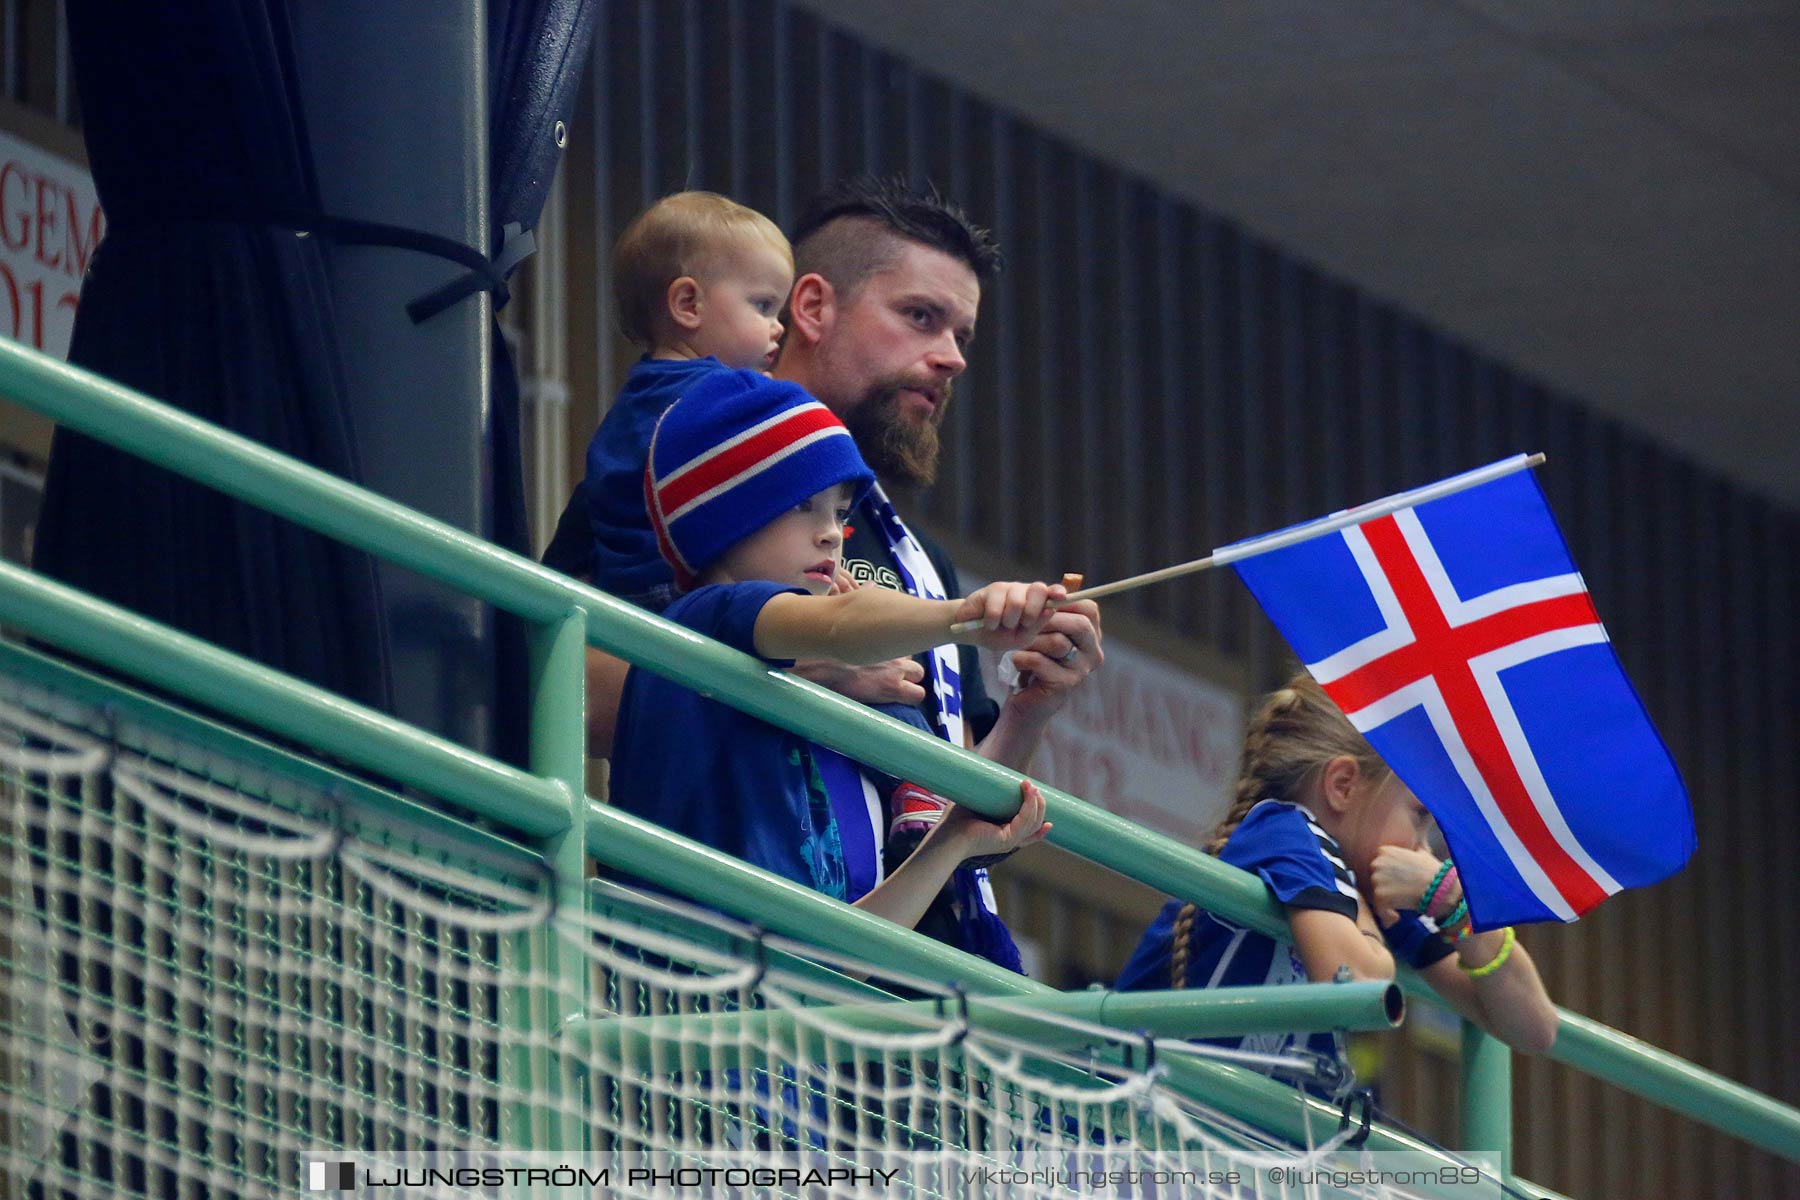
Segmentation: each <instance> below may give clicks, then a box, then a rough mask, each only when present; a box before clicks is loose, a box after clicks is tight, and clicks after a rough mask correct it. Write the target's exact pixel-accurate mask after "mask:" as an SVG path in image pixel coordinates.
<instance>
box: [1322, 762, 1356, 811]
mask: <svg viewBox="0 0 1800 1200" xmlns="http://www.w3.org/2000/svg"><path fill="white" fill-rule="evenodd" d="M1360 774H1362V770H1361V768H1359V767H1358V766H1357V765H1356V760H1355V759H1354V758H1351V757H1350V756H1349V755H1348V754H1340V755H1338V756H1337V757H1336V758H1333V759H1329V760H1327V761H1326V763H1325V769H1324V770H1323V771H1322V772H1321V773H1320V775H1319V786H1320V788H1321V789H1322V790H1323V791H1324V793H1325V803H1326V804H1327V805H1328V806H1329V807H1330V808H1331V811H1332V812H1334V813H1345V812H1348V811H1350V797H1351V793H1352V792H1354V791H1355V790H1356V779H1357V776H1359V775H1360Z"/></svg>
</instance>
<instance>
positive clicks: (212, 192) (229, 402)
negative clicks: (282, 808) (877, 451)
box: [35, 0, 594, 761]
mask: <svg viewBox="0 0 1800 1200" xmlns="http://www.w3.org/2000/svg"><path fill="white" fill-rule="evenodd" d="M297 2H299V0H189V2H187V3H184V4H181V5H116V4H111V3H107V2H106V0H70V3H69V6H68V20H69V31H70V44H71V52H72V57H73V61H74V66H75V75H76V83H77V87H78V89H79V92H80V95H81V105H82V112H83V116H84V124H85V132H86V136H87V143H88V153H89V159H90V163H91V165H92V169H93V174H94V179H95V185H96V187H97V189H98V191H99V194H100V200H101V204H102V207H103V208H104V209H105V211H106V214H107V222H108V232H107V237H106V240H105V241H104V243H103V244H102V245H101V247H100V249H99V251H98V252H97V254H96V255H95V259H94V263H93V266H92V268H91V270H90V271H89V275H88V278H87V281H86V283H85V285H84V287H83V293H82V303H81V309H80V312H79V314H78V318H77V321H76V328H75V334H74V339H73V344H72V347H71V350H70V360H71V361H72V362H75V363H78V364H80V365H82V366H85V367H88V368H90V369H92V370H95V371H98V372H100V373H102V374H104V375H107V376H109V377H111V378H113V379H116V380H119V381H120V382H122V383H125V384H128V385H130V386H132V387H134V388H137V389H138V390H140V391H143V392H145V393H147V394H149V395H152V396H155V397H158V398H159V399H163V400H166V401H168V402H169V403H171V404H174V405H177V406H178V407H181V408H183V409H185V410H187V411H188V412H191V413H194V414H195V415H197V416H200V417H203V418H204V419H206V420H208V421H212V422H215V423H217V424H219V425H222V426H224V427H226V428H228V429H232V430H235V431H237V432H239V433H242V434H244V435H245V436H248V437H251V438H254V439H256V440H257V441H259V442H262V443H263V444H265V445H268V446H271V447H273V448H275V449H278V450H280V451H282V452H283V453H286V454H289V455H292V456H294V457H296V458H299V459H302V460H304V461H306V462H310V463H312V464H314V465H316V466H319V467H322V468H324V469H326V470H328V471H332V472H333V473H335V474H338V475H341V476H343V477H344V478H346V479H350V480H352V481H358V480H359V479H360V471H359V470H358V464H357V443H356V438H355V430H354V422H353V418H352V414H351V413H350V411H349V409H348V406H347V402H346V389H345V387H344V370H343V366H342V362H341V359H340V356H339V352H338V348H337V346H338V342H337V326H336V317H335V315H334V312H333V307H332V302H331V295H330V289H329V287H328V285H327V277H326V267H325V263H324V260H323V257H322V255H321V252H320V248H319V247H320V241H319V238H318V237H316V236H310V235H309V236H302V235H298V234H296V233H295V232H294V231H293V230H292V228H290V227H289V226H290V225H291V224H292V215H293V214H294V213H296V212H299V213H305V212H309V211H316V210H317V208H318V190H317V187H316V184H315V176H314V171H313V165H312V161H311V156H310V153H309V149H308V144H307V136H306V123H305V119H304V113H303V109H302V105H301V102H300V99H299V89H298V87H297V86H296V80H297V79H298V78H299V75H298V70H297V65H296V63H295V60H294V50H293V38H292V36H291V33H290V30H289V20H288V14H289V12H290V8H289V4H290V3H297ZM488 16H489V52H490V53H489V97H490V149H491V162H490V207H491V212H492V216H493V224H494V240H493V246H492V247H491V252H492V253H494V254H496V255H497V254H499V253H500V249H501V246H502V244H503V242H504V241H505V233H504V232H503V231H504V230H505V229H506V227H507V226H508V225H513V226H517V227H523V228H524V229H527V230H529V229H530V227H531V226H532V225H533V224H535V222H536V220H537V217H538V215H539V213H540V212H541V211H542V208H543V203H544V197H545V195H546V193H547V192H548V190H549V186H550V181H551V179H552V177H553V175H554V172H555V169H556V165H557V162H558V159H559V157H560V149H561V147H560V146H559V145H558V138H557V127H558V124H559V122H566V121H567V120H568V119H569V116H570V114H571V112H572V110H573V107H574V103H575V94H576V91H577V89H578V87H579V84H580V78H581V73H582V69H583V66H584V64H585V61H586V57H587V52H588V49H589V46H590V44H591V41H592V35H593V22H594V4H593V3H592V2H591V0H518V2H516V3H507V0H493V3H492V4H491V5H490V8H489V14H488ZM276 214H282V215H284V216H285V217H286V218H287V219H286V220H285V221H284V220H281V219H278V218H277V216H276ZM492 337H493V344H494V349H495V364H494V371H493V374H492V379H493V394H492V396H491V397H490V400H491V403H490V404H489V406H488V414H489V421H490V426H489V438H490V447H491V451H492V456H493V457H492V460H491V461H492V462H493V464H494V471H493V476H492V483H493V488H494V493H493V496H492V509H491V511H492V514H493V525H492V527H491V529H490V530H489V536H491V537H492V538H493V539H494V540H495V541H496V542H498V543H499V544H501V545H503V546H506V547H508V548H509V549H513V550H516V551H518V552H520V553H529V550H530V537H529V532H528V529H527V526H526V520H525V504H524V488H523V481H522V475H521V454H520V443H519V389H518V379H517V376H516V374H515V372H514V368H513V365H512V363H511V360H510V357H509V356H508V354H507V351H506V347H505V343H504V341H503V339H501V338H500V336H499V333H498V329H497V327H496V329H495V330H494V331H493V333H492ZM35 565H36V566H37V568H38V569H39V570H41V571H43V572H45V573H46V574H49V575H53V576H55V577H57V578H60V579H63V580H65V581H66V582H68V583H70V584H72V585H74V586H76V587H79V588H82V589H83V590H85V591H88V592H91V593H93V594H95V595H98V596H102V597H105V598H107V599H110V600H113V601H115V602H117V603H119V604H122V605H124V606H126V607H128V608H131V609H133V610H135V611H137V612H140V613H143V614H145V615H146V616H150V617H152V618H154V619H156V620H159V621H163V622H165V623H168V624H170V625H174V626H176V627H178V628H181V629H184V630H187V631H189V632H192V633H194V634H196V635H198V636H200V637H203V638H206V639H207V640H209V641H212V642H215V643H217V644H219V645H222V646H225V647H227V648H229V649H232V650H235V651H237V652H239V653H242V654H245V655H247V656H249V657H251V658H255V659H257V660H259V661H261V662H264V663H267V664H269V665H271V666H273V667H276V668H278V669H280V670H283V671H286V672H289V673H291V674H294V675H297V676H299V677H301V678H304V679H308V680H311V681H313V682H315V683H318V684H320V685H321V686H324V687H327V688H329V689H331V690H333V691H335V692H338V693H340V694H342V695H345V696H348V697H351V698H353V699H356V700H360V701H362V702H364V703H367V704H371V705H374V706H376V707H381V708H391V707H392V704H391V684H390V673H389V666H388V654H387V643H386V639H385V637H384V635H383V632H382V630H383V622H382V617H381V614H382V605H381V603H380V596H379V592H378V585H377V581H376V575H375V572H374V570H373V568H372V565H371V563H370V562H369V561H368V559H367V557H366V556H364V555H362V554H360V553H357V552H354V551H350V550H348V549H345V548H344V547H342V546H339V545H337V544H336V543H334V542H331V541H329V540H327V539H324V538H320V537H318V536H316V535H313V534H311V533H308V532H306V531H304V530H301V529H299V528H297V527H295V526H293V525H291V524H288V523H287V522H284V521H281V520H279V519H278V518H275V517H271V516H269V515H267V514H265V513H263V512H261V511H260V510H257V509H254V508H251V507H249V506H247V505H242V504H239V503H237V502H235V501H232V500H230V499H227V498H226V497H224V496H221V495H219V494H217V493H215V492H212V491H210V490H208V489H206V488H202V487H198V486H196V485H193V484H190V483H188V482H186V481H185V480H182V479H180V478H178V477H176V476H173V475H171V474H169V473H168V472H165V471H162V470H160V469H158V468H155V467H152V466H150V465H148V464H146V463H143V462H142V461H140V460H138V459H135V458H133V457H131V456H129V455H126V454H123V453H120V452H118V451H115V450H113V449H111V448H110V447H108V446H105V445H103V444H101V443H99V442H96V441H94V440H92V439H90V438H86V437H83V436H81V435H78V434H72V433H69V432H68V431H59V432H58V434H57V438H56V441H55V444H54V446H53V449H52V453H51V462H50V470H49V479H48V482H47V485H46V495H45V501H44V511H43V515H42V518H41V522H40V527H39V539H38V546H37V550H36V560H35ZM494 650H495V653H496V655H497V656H498V658H499V663H500V668H501V669H500V672H499V679H500V685H501V696H500V697H499V713H500V722H499V730H500V738H499V745H498V746H497V747H496V749H497V750H498V751H499V752H500V753H501V754H502V756H503V757H506V758H509V759H512V760H514V761H520V760H522V759H523V757H524V754H525V711H526V710H525V686H524V681H525V661H526V659H525V650H524V635H523V630H522V628H521V627H520V626H519V624H518V623H517V622H514V621H510V620H503V621H502V622H500V624H499V631H498V635H497V638H496V644H495V647H494Z"/></svg>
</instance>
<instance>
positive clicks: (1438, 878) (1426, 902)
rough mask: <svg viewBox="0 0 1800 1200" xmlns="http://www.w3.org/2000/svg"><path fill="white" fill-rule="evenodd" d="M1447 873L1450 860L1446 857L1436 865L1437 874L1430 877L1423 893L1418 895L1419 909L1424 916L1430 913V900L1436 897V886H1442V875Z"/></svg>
mask: <svg viewBox="0 0 1800 1200" xmlns="http://www.w3.org/2000/svg"><path fill="white" fill-rule="evenodd" d="M1448 874H1450V860H1449V859H1447V858H1446V859H1445V860H1444V862H1443V865H1441V866H1440V867H1438V869H1437V874H1436V875H1433V876H1432V877H1431V882H1430V883H1429V884H1427V885H1426V887H1425V891H1424V893H1423V894H1422V895H1420V897H1419V911H1420V912H1422V913H1424V914H1425V915H1426V916H1430V915H1431V905H1432V902H1433V901H1435V900H1436V899H1437V891H1438V888H1440V887H1442V886H1443V884H1444V876H1446V875H1448Z"/></svg>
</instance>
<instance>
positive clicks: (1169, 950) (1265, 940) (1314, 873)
mask: <svg viewBox="0 0 1800 1200" xmlns="http://www.w3.org/2000/svg"><path fill="white" fill-rule="evenodd" d="M1219 860H1220V861H1221V862H1227V863H1230V864H1231V865H1232V866H1234V867H1241V868H1243V869H1244V870H1246V871H1249V872H1250V873H1251V874H1253V875H1256V876H1257V877H1259V878H1260V879H1261V880H1262V881H1263V882H1264V883H1265V884H1267V885H1268V887H1269V890H1270V891H1271V892H1273V893H1274V894H1275V898H1276V899H1277V900H1279V901H1281V902H1282V903H1283V904H1284V905H1286V906H1287V907H1288V908H1316V909H1323V910H1324V911H1326V912H1335V913H1339V914H1341V915H1343V916H1345V917H1348V918H1350V919H1351V920H1353V921H1354V920H1355V919H1356V908H1357V890H1356V875H1355V873H1354V872H1352V871H1351V870H1350V867H1349V866H1348V865H1347V864H1346V863H1345V861H1344V854H1343V850H1342V849H1341V848H1340V847H1339V846H1338V844H1337V841H1336V839H1334V838H1333V837H1332V836H1331V835H1330V834H1328V833H1326V832H1325V831H1324V830H1323V829H1321V828H1320V827H1319V824H1318V822H1317V821H1315V820H1313V817H1312V814H1311V813H1309V812H1307V811H1306V809H1305V808H1303V807H1302V806H1300V805H1298V804H1290V803H1287V802H1286V801H1281V800H1264V801H1262V802H1261V803H1260V804H1257V805H1256V806H1255V807H1254V808H1252V809H1251V810H1250V811H1249V812H1248V813H1246V814H1245V816H1244V819H1243V820H1242V821H1241V822H1239V823H1238V827H1237V828H1236V829H1235V830H1233V831H1232V833H1231V837H1230V838H1229V839H1227V841H1226V842H1225V847H1224V849H1222V850H1221V851H1220V852H1219ZM1183 907H1184V905H1183V902H1182V901H1180V900H1171V901H1169V902H1168V903H1167V904H1165V905H1164V906H1163V908H1162V911H1161V912H1160V913H1158V914H1157V916H1156V920H1155V921H1154V922H1152V923H1151V925H1150V928H1149V929H1148V930H1147V931H1146V932H1145V933H1144V936H1143V939H1142V940H1141V941H1140V942H1139V943H1138V946H1137V949H1136V950H1134V951H1133V952H1132V955H1131V959H1130V961H1129V962H1127V963H1126V964H1125V969H1124V970H1123V971H1122V972H1120V974H1119V981H1118V983H1117V984H1115V985H1114V986H1115V987H1117V988H1118V989H1119V990H1120V991H1144V990H1151V989H1160V988H1167V987H1170V986H1171V985H1172V983H1173V978H1172V970H1173V962H1174V934H1175V922H1176V918H1177V917H1178V916H1179V915H1180V913H1181V910H1182V908H1183ZM1382 932H1383V935H1384V936H1385V937H1386V939H1387V942H1388V945H1389V947H1390V948H1392V949H1393V951H1394V953H1395V955H1396V957H1398V958H1400V959H1401V960H1402V961H1404V962H1406V963H1408V964H1409V965H1411V966H1413V967H1415V968H1424V967H1428V966H1430V965H1431V964H1432V963H1435V962H1437V961H1438V960H1439V959H1441V958H1443V957H1444V956H1445V955H1448V954H1450V953H1451V952H1452V951H1451V947H1450V946H1449V944H1448V943H1446V942H1445V941H1444V939H1443V938H1441V937H1438V936H1436V926H1434V925H1430V924H1428V923H1427V922H1424V921H1423V920H1421V918H1419V917H1418V916H1417V915H1416V914H1413V913H1402V914H1401V916H1400V920H1399V921H1398V922H1397V923H1396V924H1395V925H1393V926H1392V927H1390V928H1388V929H1386V930H1383V931H1382ZM1183 979H1184V986H1186V987H1191V988H1199V987H1254V986H1259V985H1262V984H1280V983H1305V982H1307V978H1306V968H1305V967H1304V966H1303V965H1302V964H1301V962H1300V960H1299V958H1297V957H1296V956H1295V955H1294V949H1293V946H1292V944H1291V943H1289V942H1287V941H1283V940H1277V939H1275V938H1272V937H1269V936H1268V935H1266V934H1261V933H1257V932H1255V931H1254V930H1251V929H1246V928H1244V927H1243V926H1241V925H1235V924H1233V923H1232V922H1230V921H1227V920H1225V919H1224V918H1222V917H1218V916H1215V915H1213V914H1212V913H1209V912H1206V911H1204V910H1201V911H1199V912H1197V913H1195V915H1194V922H1193V925H1192V928H1191V931H1190V934H1189V937H1188V959H1187V970H1186V972H1185V973H1184V976H1183ZM1207 1040H1209V1041H1211V1042H1212V1043H1213V1044H1215V1045H1221V1046H1229V1047H1232V1048H1235V1049H1242V1050H1251V1051H1255V1052H1258V1053H1263V1054H1282V1053H1286V1052H1288V1051H1290V1050H1293V1049H1296V1048H1300V1047H1304V1048H1305V1049H1307V1050H1311V1051H1314V1052H1316V1053H1319V1054H1324V1055H1329V1056H1333V1057H1337V1056H1340V1055H1341V1053H1342V1047H1341V1046H1340V1044H1339V1039H1338V1036H1337V1035H1336V1034H1335V1033H1329V1032H1315V1033H1311V1034H1308V1035H1305V1036H1304V1037H1303V1035H1301V1034H1299V1033H1256V1034H1250V1035H1248V1036H1245V1037H1241V1038H1215V1039H1207Z"/></svg>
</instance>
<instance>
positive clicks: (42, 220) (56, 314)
mask: <svg viewBox="0 0 1800 1200" xmlns="http://www.w3.org/2000/svg"><path fill="white" fill-rule="evenodd" d="M104 229H105V220H104V218H103V217H102V216H101V214H100V198H99V196H98V194H96V193H95V191H94V180H93V178H92V176H90V175H89V174H88V172H87V169H86V168H85V167H82V166H80V165H78V164H76V163H73V162H70V161H69V160H68V159H66V158H62V157H61V156H59V155H55V154H51V153H49V152H48V151H45V150H42V149H40V148H38V147H37V146H35V145H33V144H32V143H30V142H28V141H25V140H24V139H23V138H20V137H17V136H15V135H13V134H10V133H5V132H0V336H4V337H10V338H12V339H13V340H14V341H17V342H23V343H24V344H25V345H27V346H30V347H32V348H33V349H34V350H42V351H44V352H45V353H46V354H53V355H55V356H56V357H57V358H67V357H68V356H69V335H70V333H71V332H72V331H73V330H74V328H75V304H76V299H77V297H78V296H79V295H80V293H81V280H82V276H83V274H84V273H85V272H86V271H87V267H88V263H89V261H91V260H92V258H93V256H94V249H95V248H96V247H97V246H99V244H100V235H101V233H102V232H103V231H104Z"/></svg>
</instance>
